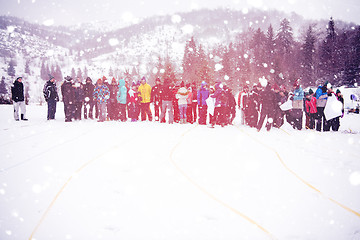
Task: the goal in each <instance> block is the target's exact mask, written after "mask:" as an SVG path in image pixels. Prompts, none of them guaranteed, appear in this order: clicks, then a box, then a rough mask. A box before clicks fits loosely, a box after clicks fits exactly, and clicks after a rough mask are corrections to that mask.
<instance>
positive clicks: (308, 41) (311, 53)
mask: <svg viewBox="0 0 360 240" xmlns="http://www.w3.org/2000/svg"><path fill="white" fill-rule="evenodd" d="M315 42H316V38H315V34H314V31H313V29H312V27H311V26H309V28H308V30H307V32H306V37H305V43H304V44H303V46H302V54H303V63H302V65H303V81H304V83H306V85H310V86H311V85H314V84H315V79H314V68H315V65H314V61H315V59H314V58H315Z"/></svg>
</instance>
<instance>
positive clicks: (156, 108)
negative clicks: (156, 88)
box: [154, 101, 162, 121]
mask: <svg viewBox="0 0 360 240" xmlns="http://www.w3.org/2000/svg"><path fill="white" fill-rule="evenodd" d="M161 107H162V106H161V103H160V102H158V101H156V102H154V111H155V121H159V119H160V108H161Z"/></svg>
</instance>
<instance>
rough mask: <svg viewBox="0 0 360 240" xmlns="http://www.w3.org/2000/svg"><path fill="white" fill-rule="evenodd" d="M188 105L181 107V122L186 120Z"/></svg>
mask: <svg viewBox="0 0 360 240" xmlns="http://www.w3.org/2000/svg"><path fill="white" fill-rule="evenodd" d="M186 109H187V104H181V105H179V113H180V120H186Z"/></svg>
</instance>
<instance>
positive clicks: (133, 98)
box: [128, 89, 140, 105]
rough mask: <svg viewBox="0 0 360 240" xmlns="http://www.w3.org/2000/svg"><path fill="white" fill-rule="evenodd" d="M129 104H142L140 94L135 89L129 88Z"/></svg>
mask: <svg viewBox="0 0 360 240" xmlns="http://www.w3.org/2000/svg"><path fill="white" fill-rule="evenodd" d="M128 104H129V105H130V104H140V99H139V95H138V93H137V92H135V91H134V90H133V89H130V90H129V99H128Z"/></svg>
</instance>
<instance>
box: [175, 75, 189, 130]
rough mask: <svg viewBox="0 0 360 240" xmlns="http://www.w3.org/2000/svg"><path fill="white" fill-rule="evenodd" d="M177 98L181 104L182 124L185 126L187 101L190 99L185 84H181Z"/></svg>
mask: <svg viewBox="0 0 360 240" xmlns="http://www.w3.org/2000/svg"><path fill="white" fill-rule="evenodd" d="M175 97H176V99H178V104H179V113H180V123H181V124H184V123H185V122H186V109H187V99H188V97H189V91H188V90H187V89H186V87H185V84H184V82H181V84H180V88H179V90H178V91H177V93H176V96H175Z"/></svg>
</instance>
